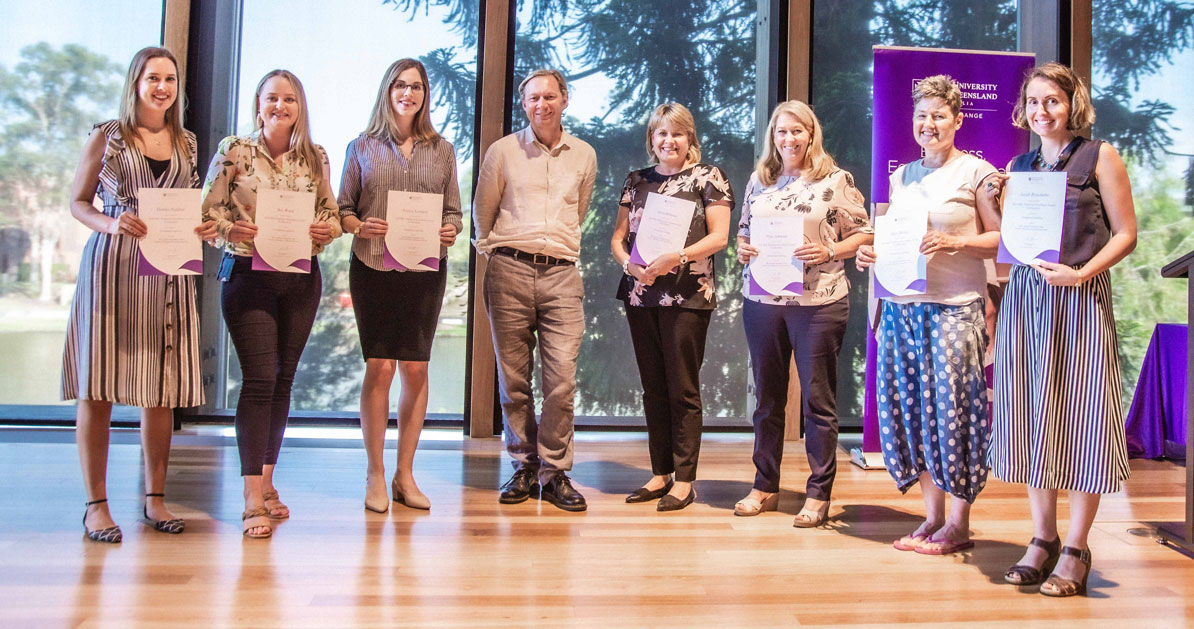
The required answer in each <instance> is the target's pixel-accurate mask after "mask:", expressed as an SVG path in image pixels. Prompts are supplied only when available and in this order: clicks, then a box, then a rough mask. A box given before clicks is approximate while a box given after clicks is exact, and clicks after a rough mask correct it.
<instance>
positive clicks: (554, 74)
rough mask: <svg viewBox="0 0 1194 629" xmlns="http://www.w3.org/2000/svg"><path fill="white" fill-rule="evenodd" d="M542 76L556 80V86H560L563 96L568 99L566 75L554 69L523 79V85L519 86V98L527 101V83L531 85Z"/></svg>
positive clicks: (547, 69)
mask: <svg viewBox="0 0 1194 629" xmlns="http://www.w3.org/2000/svg"><path fill="white" fill-rule="evenodd" d="M541 76H550V77H551V78H553V79H555V80H556V85H558V86H559V88H560V94H561V95H563V96H564V98H568V81H567V80H566V79H565V78H564V75H563V74H562V73H561V72H560V71H559V70H556V69H554V68H543V69H540V70H535V71H534V72H532V73H530V74H528V75H527V78H525V79H523V80H522V83H519V84H518V98H519V99H525V98H526V97H527V94H526V89H527V83H530V82H531V81H532V80H534V79H537V78H539V77H541Z"/></svg>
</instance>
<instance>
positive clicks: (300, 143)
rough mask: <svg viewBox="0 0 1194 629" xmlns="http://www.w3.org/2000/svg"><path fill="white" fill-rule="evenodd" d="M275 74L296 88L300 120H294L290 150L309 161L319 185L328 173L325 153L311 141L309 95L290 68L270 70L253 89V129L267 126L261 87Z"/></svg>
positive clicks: (316, 182) (312, 176) (308, 165)
mask: <svg viewBox="0 0 1194 629" xmlns="http://www.w3.org/2000/svg"><path fill="white" fill-rule="evenodd" d="M275 76H280V77H282V78H284V79H286V80H287V81H290V89H292V90H294V93H295V96H296V97H297V98H298V106H299V114H298V120H295V121H294V127H292V128H291V129H290V150H292V151H294V152H296V153H298V155H299V158H300V159H302V160H303V161H304V162H306V163H307V168H308V169H309V170H310V171H311V181H312V182H314V183H315V184H316V185H319V184H320V183H322V182H323V178H324V175H325V174H326V173H324V172H323V155H322V154H321V153H320V152H319V151H318V150H316V149H315V143H314V142H312V141H311V123H310V121H309V120H308V119H307V95H306V93H305V92H303V84H302V82H300V81H299V80H298V77H297V76H295V75H294V73H293V72H291V71H290V70H270V71H269V72H266V73H265V76H263V77H261V80H260V81H258V83H257V89H255V90H253V129H254V130H256V129H261V128H262V127H264V126H265V121H264V120H263V119H262V118H261V89H262V88H263V87H265V82H266V81H268V80H270V79H272V78H274V77H275Z"/></svg>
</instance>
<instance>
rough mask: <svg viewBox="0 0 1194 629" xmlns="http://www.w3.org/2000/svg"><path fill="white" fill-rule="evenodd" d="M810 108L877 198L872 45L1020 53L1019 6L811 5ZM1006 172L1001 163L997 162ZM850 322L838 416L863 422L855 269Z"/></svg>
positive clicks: (848, 1)
mask: <svg viewBox="0 0 1194 629" xmlns="http://www.w3.org/2000/svg"><path fill="white" fill-rule="evenodd" d="M813 10H814V15H813V34H814V35H813V72H812V99H811V100H812V106H813V109H814V110H815V111H816V113H817V117H818V118H819V119H820V120H821V123H822V125H823V126H824V131H825V149H826V150H827V151H829V153H830V154H831V155H833V156H834V158H835V159H837V161H838V164H840V165H841V167H842V168H845V169H846V170H848V171H849V172H851V173H853V174H854V180H855V181H856V182H858V187H859V189H860V190H861V191H862V193H863V195H864V196H866V198H867V199H868V202H869V199H870V198H871V194H870V188H871V182H870V172H871V72H872V63H873V56H872V53H871V46H874V45H884V46H918V47H924V48H963V49H973V50H997V51H1014V50H1016V46H1017V42H1016V32H1017V29H1016V2H1015V0H1002V1H1000V2H957V1H954V0H838V1H837V2H817V3H814V4H813ZM997 166H1000V167H1002V166H1003V165H1002V164H997ZM846 271H847V273H848V274H849V276H850V283H851V290H850V323H849V326H848V328H847V330H846V339H845V342H844V345H843V347H842V355H841V361H840V363H839V366H838V414H839V415H840V417H841V423H842V424H843V425H860V424H861V421H862V420H861V417H862V401H863V392H864V381H863V376H864V373H865V365H866V316H867V315H866V306H867V291H866V286H867V281H866V275H865V274H862V273H859V272H858V271H857V269H856V268H855V267H854V265H853V264H847V265H846Z"/></svg>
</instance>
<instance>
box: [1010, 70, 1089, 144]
mask: <svg viewBox="0 0 1194 629" xmlns="http://www.w3.org/2000/svg"><path fill="white" fill-rule="evenodd" d="M1033 79H1045V80H1046V81H1052V82H1053V83H1054V84H1055V85H1057V87H1059V88H1061V91H1063V92H1065V95H1066V97H1067V98H1069V99H1070V119H1069V120H1067V121H1066V124H1065V126H1066V129H1069V130H1070V131H1077V130H1079V129H1085V128H1086V127H1089V126H1091V125H1093V124H1094V121H1095V109H1094V103H1092V102H1091V100H1090V88H1088V87H1087V86H1086V82H1085V81H1083V80H1082V77H1080V76H1078V75H1077V73H1075V72H1074V71H1073V70H1072V69H1070V68H1069V67H1067V66H1064V65H1061V64H1060V63H1055V62H1052V61H1050V62H1049V63H1046V64H1044V65H1039V66H1037V67H1035V68H1033V69H1031V70H1029V71H1028V73H1027V74H1025V75H1024V82H1023V83H1021V84H1020V99H1019V100H1017V101H1016V107H1015V109H1013V110H1012V124H1014V125H1016V126H1017V127H1020V128H1021V129H1027V128H1028V116H1026V115H1025V114H1024V106H1025V102H1026V101H1027V100H1028V84H1029V83H1031V82H1032V80H1033Z"/></svg>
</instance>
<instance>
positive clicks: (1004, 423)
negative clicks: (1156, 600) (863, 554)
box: [991, 63, 1136, 596]
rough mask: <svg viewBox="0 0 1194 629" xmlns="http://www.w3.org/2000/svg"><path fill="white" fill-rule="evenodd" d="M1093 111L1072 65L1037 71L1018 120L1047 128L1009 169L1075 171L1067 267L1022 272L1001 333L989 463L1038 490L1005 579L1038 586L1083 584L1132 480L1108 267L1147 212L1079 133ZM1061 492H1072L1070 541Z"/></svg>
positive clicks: (1074, 588) (1109, 154)
mask: <svg viewBox="0 0 1194 629" xmlns="http://www.w3.org/2000/svg"><path fill="white" fill-rule="evenodd" d="M1094 118H1095V116H1094V108H1093V106H1092V105H1091V101H1090V93H1089V91H1088V90H1087V87H1086V85H1085V84H1084V83H1083V82H1082V80H1081V79H1080V78H1078V76H1077V75H1076V74H1074V72H1073V70H1071V69H1070V68H1067V67H1065V66H1063V65H1060V64H1056V63H1048V64H1045V65H1043V66H1039V67H1037V68H1034V69H1033V70H1032V71H1031V72H1030V73H1029V74H1028V76H1027V78H1025V80H1024V83H1023V85H1022V86H1021V88H1020V100H1019V103H1018V104H1017V105H1016V115H1015V122H1016V125H1017V126H1019V127H1022V128H1027V129H1030V130H1031V131H1032V132H1033V133H1035V134H1037V136H1039V137H1040V139H1041V147H1040V148H1039V149H1037V150H1034V151H1031V152H1028V153H1025V154H1023V155H1020V156H1019V157H1016V158H1015V159H1013V160H1012V161H1011V163H1009V164H1008V167H1007V169H1008V170H1009V171H1045V172H1048V171H1056V172H1065V173H1066V174H1067V183H1066V199H1065V221H1064V222H1063V228H1062V242H1061V259H1060V262H1059V263H1049V262H1041V263H1039V264H1035V265H1032V266H1023V265H1016V266H1014V267H1012V272H1011V278H1010V282H1009V284H1008V287H1007V293H1006V295H1005V296H1004V299H1003V305H1002V312H1001V313H1000V316H999V323H998V326H997V331H996V341H995V352H996V356H995V421H994V433H993V438H992V445H991V469H992V471H993V472H994V473H995V475H996V476H998V477H999V478H1001V479H1003V480H1006V481H1008V482H1013V483H1024V484H1026V485H1028V501H1029V506H1030V507H1031V510H1032V520H1033V534H1034V537H1033V539H1032V542H1031V543H1030V544H1029V546H1028V549H1027V551H1026V552H1025V553H1024V556H1023V557H1022V558H1021V559H1020V561H1019V562H1017V564H1016V565H1014V566H1012V567H1011V568H1009V569H1008V571H1007V573H1006V574H1005V577H1004V578H1005V579H1006V580H1007V581H1008V582H1009V583H1014V584H1016V585H1033V584H1036V583H1038V582H1040V580H1041V579H1042V577H1043V575H1044V573H1046V572H1047V571H1048V570H1049V566H1048V564H1052V563H1054V562H1056V567H1054V568H1053V570H1052V575H1051V576H1049V577H1048V579H1047V580H1046V581H1045V582H1044V583H1043V584H1042V585H1041V586H1040V590H1041V592H1042V593H1043V594H1047V595H1050V596H1070V595H1073V594H1078V593H1081V592H1084V591H1085V589H1086V580H1087V577H1088V576H1089V574H1090V550H1089V549H1088V547H1087V535H1088V533H1089V532H1090V527H1091V524H1092V523H1093V522H1094V517H1095V513H1096V511H1097V510H1098V507H1099V498H1100V496H1101V495H1102V494H1105V493H1113V492H1117V491H1119V490H1120V489H1121V488H1122V487H1123V481H1124V480H1125V479H1126V478H1127V477H1128V454H1127V445H1126V443H1125V440H1124V418H1123V410H1122V407H1121V406H1120V370H1119V369H1120V368H1119V355H1118V353H1117V352H1116V336H1115V319H1114V317H1113V316H1112V312H1111V278H1110V274H1109V273H1108V271H1109V270H1110V268H1111V267H1112V266H1114V265H1115V264H1116V263H1117V262H1119V261H1120V260H1122V259H1123V258H1124V257H1125V256H1127V255H1128V254H1129V253H1131V251H1132V249H1134V248H1135V246H1136V214H1135V210H1134V208H1133V205H1132V189H1131V184H1130V183H1129V182H1128V173H1127V169H1126V168H1125V167H1124V164H1123V161H1122V160H1121V159H1120V157H1119V154H1118V153H1116V151H1115V149H1114V148H1112V146H1111V145H1110V144H1106V143H1104V142H1100V141H1098V140H1088V139H1086V138H1083V137H1081V136H1079V135H1077V133H1078V131H1079V130H1081V129H1083V128H1087V127H1089V126H1090V125H1091V124H1093V123H1094ZM994 187H997V185H996V186H994ZM1059 490H1065V491H1066V492H1068V494H1069V499H1070V526H1069V530H1068V531H1066V539H1065V545H1064V547H1062V548H1060V550H1059V549H1058V546H1059V544H1060V536H1059V534H1058V528H1057V494H1058V491H1059Z"/></svg>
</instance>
